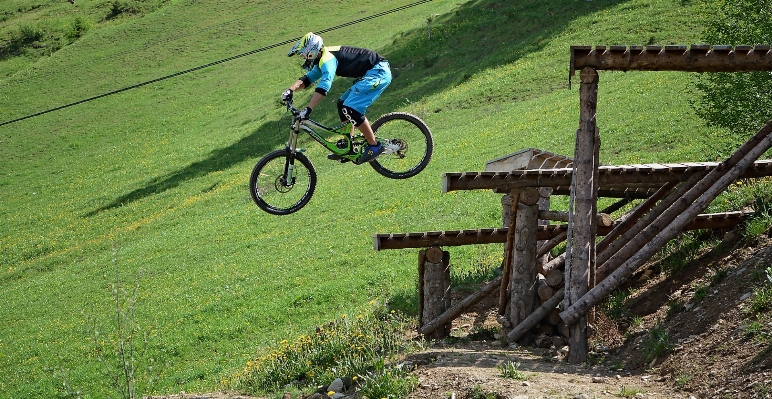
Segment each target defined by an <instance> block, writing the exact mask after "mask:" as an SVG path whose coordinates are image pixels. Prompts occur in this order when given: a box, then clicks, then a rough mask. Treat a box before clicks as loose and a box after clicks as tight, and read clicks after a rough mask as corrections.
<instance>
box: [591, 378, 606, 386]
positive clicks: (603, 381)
mask: <svg viewBox="0 0 772 399" xmlns="http://www.w3.org/2000/svg"><path fill="white" fill-rule="evenodd" d="M592 382H593V383H595V384H605V383H606V378H604V377H592Z"/></svg>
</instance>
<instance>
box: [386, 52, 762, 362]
mask: <svg viewBox="0 0 772 399" xmlns="http://www.w3.org/2000/svg"><path fill="white" fill-rule="evenodd" d="M599 70H617V71H630V70H639V71H688V72H746V71H772V49H771V48H770V46H768V45H763V46H736V47H731V46H711V45H692V46H690V47H687V46H680V45H679V46H629V47H628V46H608V47H607V46H595V47H592V46H572V47H571V60H570V68H569V87H570V84H571V81H572V79H573V78H574V76H575V74H576V71H580V73H579V78H580V79H579V80H580V83H579V97H580V112H579V129H578V130H577V132H576V143H575V149H574V157H573V159H568V158H565V157H561V156H557V155H555V154H549V153H546V154H545V153H543V152H541V153H539V154H536V155H534V156H533V157H532V158H535V157H537V156H538V157H540V158H539V161H538V162H537V167H536V169H533V168H524V167H523V166H522V165H516V162H515V163H511V162H510V161H511V160H508V159H503V158H502V159H503V161H502V165H506V166H507V168H504V169H498V170H490V169H488V168H487V167H486V171H485V172H461V173H445V174H443V176H442V187H443V192H449V191H454V190H479V189H486V190H494V191H496V192H499V193H507V195H505V196H504V199H502V206H503V209H502V210H503V216H504V222H503V224H504V227H503V228H491V229H476V230H453V231H435V232H422V233H400V234H376V235H375V237H374V241H375V243H374V245H375V249H376V250H384V249H398V248H426V249H424V250H422V251H420V253H419V296H420V303H419V311H420V318H419V319H420V320H419V322H420V327H419V332H420V333H422V334H424V335H428V336H433V337H442V336H445V335H446V334H447V333H448V328H449V325H450V324H449V323H450V321H452V320H453V319H454V318H455V317H457V316H458V315H459V314H460V313H461V312H462V311H463V310H464V309H466V308H467V307H469V306H471V305H472V304H474V303H476V302H477V301H479V300H480V299H481V298H483V297H485V296H487V295H488V294H490V293H492V292H493V291H494V290H496V289H497V288H498V289H499V292H500V295H499V314H500V315H501V316H502V317H500V318H499V321H500V322H501V323H502V326H503V327H504V328H505V331H507V339H508V340H509V342H519V343H523V344H528V343H530V342H532V340H533V336H534V331H537V332H538V331H544V327H547V330H546V331H555V330H557V331H559V332H560V334H561V335H562V336H563V337H565V338H567V339H568V345H569V356H568V361H569V362H573V363H579V362H584V361H586V360H587V356H588V345H587V334H588V325H589V322H591V318H592V313H591V310H592V308H593V307H594V306H595V305H596V304H598V303H599V302H600V301H601V300H603V299H604V298H605V297H607V296H608V295H609V294H610V293H611V292H612V291H613V290H614V289H616V288H617V287H619V285H620V284H622V283H623V282H624V281H626V280H627V279H628V278H629V277H630V276H631V275H632V274H633V273H634V272H635V271H637V270H638V268H640V266H642V265H643V264H644V263H645V262H646V261H648V260H649V259H650V258H651V256H652V255H654V254H655V253H656V252H657V251H659V250H660V249H661V248H662V247H663V246H664V245H665V244H666V243H667V242H668V241H669V240H671V239H673V238H674V237H676V235H677V234H679V233H680V232H682V231H685V230H691V229H726V228H731V227H734V226H736V225H738V224H739V223H741V222H742V221H743V220H744V219H745V218H746V217H747V216H748V214H747V213H744V212H729V213H723V214H701V213H702V212H703V211H704V210H705V209H706V208H707V206H708V205H709V204H710V202H711V201H712V200H713V199H714V198H715V197H716V196H718V195H719V194H720V193H721V192H722V191H724V190H725V189H726V188H727V187H728V186H729V185H730V184H731V183H732V182H734V181H736V180H737V179H743V178H756V177H765V176H772V161H765V160H761V161H760V160H758V158H759V156H761V155H762V154H763V153H764V152H765V151H767V150H768V149H769V148H770V147H772V122H770V123H767V124H766V125H765V126H764V127H762V128H761V129H760V130H759V131H758V132H757V133H756V134H755V135H754V136H753V137H752V138H750V139H749V140H748V141H747V142H746V143H745V144H744V145H742V146H741V147H740V148H739V149H738V150H737V151H735V152H734V153H733V154H732V155H731V156H730V157H729V158H727V159H726V160H724V161H723V162H689V163H677V164H645V165H616V166H608V165H600V162H599V149H600V132H599V129H598V127H597V124H596V119H595V117H596V114H597V96H598V81H599V74H598V71H599ZM507 162H510V163H507ZM515 169H517V170H515ZM550 195H569V196H570V201H569V211H568V212H563V213H561V212H551V211H549V197H550ZM598 197H611V198H623V201H629V200H630V199H644V201H643V202H641V203H640V204H638V205H637V206H636V207H634V208H633V209H632V210H631V211H629V212H628V213H627V214H625V215H624V216H622V217H621V218H619V219H618V220H616V221H611V220H610V217H608V215H606V214H605V213H604V212H599V211H598V209H597V200H598ZM545 203H546V206H545ZM620 203H621V202H620ZM617 208H618V207H617ZM608 212H609V213H610V212H611V210H609V211H608ZM540 220H559V221H563V222H567V224H561V225H540ZM596 237H603V239H602V240H600V241H596ZM562 241H566V251H565V253H563V254H561V255H560V256H558V257H556V258H555V259H551V260H549V259H546V258H545V257H544V255H545V254H548V253H549V251H550V250H551V249H552V248H553V247H555V246H556V245H557V244H559V243H560V242H562ZM490 243H504V244H505V256H504V261H503V264H502V275H501V276H499V277H498V278H496V279H495V280H493V281H491V282H489V283H488V284H486V285H485V286H484V287H482V288H481V289H480V290H478V291H477V292H476V293H474V294H472V295H470V296H469V297H467V298H466V299H464V300H462V301H459V302H458V303H455V304H453V303H451V301H450V295H449V290H450V277H449V276H450V272H449V254H448V253H447V252H446V251H443V250H442V249H441V247H443V246H456V245H471V244H490Z"/></svg>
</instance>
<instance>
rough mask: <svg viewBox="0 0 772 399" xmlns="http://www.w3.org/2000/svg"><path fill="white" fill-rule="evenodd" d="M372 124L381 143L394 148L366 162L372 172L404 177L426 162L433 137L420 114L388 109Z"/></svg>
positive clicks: (410, 175)
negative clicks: (390, 111) (388, 110)
mask: <svg viewBox="0 0 772 399" xmlns="http://www.w3.org/2000/svg"><path fill="white" fill-rule="evenodd" d="M372 126H373V131H375V135H376V136H377V137H378V138H379V140H382V141H383V144H384V145H386V146H387V147H388V146H393V147H394V148H398V150H397V151H395V152H393V153H386V154H383V155H381V156H379V157H378V158H376V159H375V160H374V161H372V162H370V166H372V167H373V169H375V171H376V172H378V173H380V174H381V175H383V176H386V177H388V178H391V179H407V178H408V177H413V176H415V175H417V174H418V173H420V172H421V171H422V170H424V168H426V165H428V164H429V161H430V160H431V159H432V152H433V151H434V138H433V137H432V132H431V131H429V127H428V126H426V123H424V121H422V120H421V119H420V118H418V117H417V116H415V115H411V114H408V113H404V112H392V113H389V114H386V115H383V116H382V117H380V118H378V119H377V120H376V121H375V122H373V125H372Z"/></svg>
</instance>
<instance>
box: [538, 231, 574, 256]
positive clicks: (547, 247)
mask: <svg viewBox="0 0 772 399" xmlns="http://www.w3.org/2000/svg"><path fill="white" fill-rule="evenodd" d="M553 233H557V235H556V236H554V237H552V238H550V239H549V240H548V241H547V242H545V243H544V244H542V245H541V246H540V247H539V252H538V253H537V254H536V256H537V257H542V256H544V255H546V254H547V253H548V252H549V251H552V248H555V247H556V246H557V245H558V244H560V243H561V242H563V241H565V240H566V237H567V236H568V229H565V230H563V226H560V227H558V228H557V229H555V230H554V231H553Z"/></svg>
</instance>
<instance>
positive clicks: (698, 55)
mask: <svg viewBox="0 0 772 399" xmlns="http://www.w3.org/2000/svg"><path fill="white" fill-rule="evenodd" d="M586 67H591V68H595V69H597V70H606V71H684V72H751V71H772V52H770V46H769V45H758V46H755V47H751V46H737V47H732V46H710V45H692V46H691V47H690V48H687V46H684V45H669V46H630V47H626V46H611V47H606V46H596V47H595V48H593V47H592V46H571V60H570V69H571V71H570V72H571V74H572V75H573V73H574V71H579V70H581V69H582V68H586Z"/></svg>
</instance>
